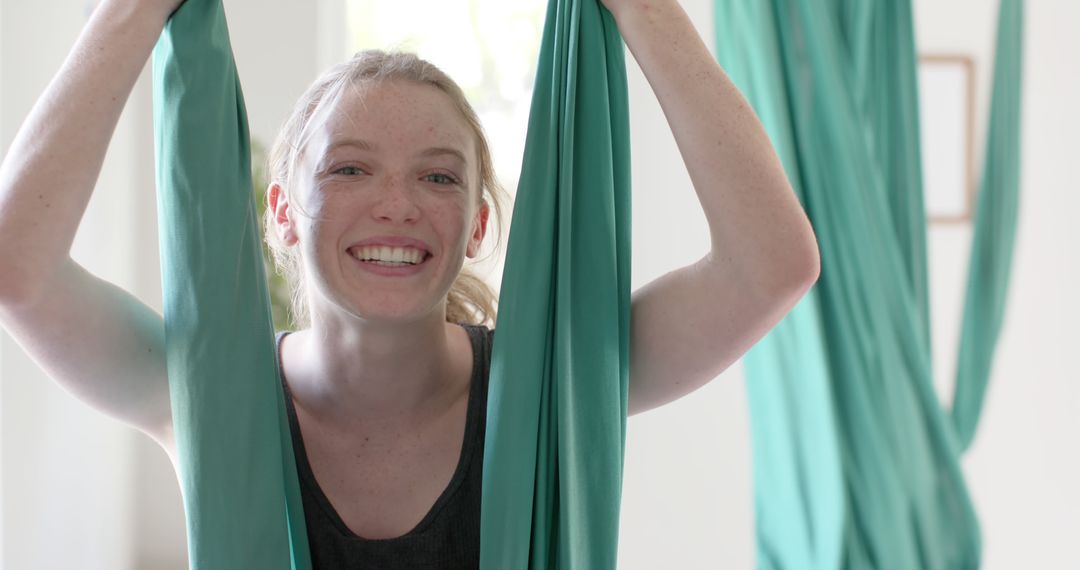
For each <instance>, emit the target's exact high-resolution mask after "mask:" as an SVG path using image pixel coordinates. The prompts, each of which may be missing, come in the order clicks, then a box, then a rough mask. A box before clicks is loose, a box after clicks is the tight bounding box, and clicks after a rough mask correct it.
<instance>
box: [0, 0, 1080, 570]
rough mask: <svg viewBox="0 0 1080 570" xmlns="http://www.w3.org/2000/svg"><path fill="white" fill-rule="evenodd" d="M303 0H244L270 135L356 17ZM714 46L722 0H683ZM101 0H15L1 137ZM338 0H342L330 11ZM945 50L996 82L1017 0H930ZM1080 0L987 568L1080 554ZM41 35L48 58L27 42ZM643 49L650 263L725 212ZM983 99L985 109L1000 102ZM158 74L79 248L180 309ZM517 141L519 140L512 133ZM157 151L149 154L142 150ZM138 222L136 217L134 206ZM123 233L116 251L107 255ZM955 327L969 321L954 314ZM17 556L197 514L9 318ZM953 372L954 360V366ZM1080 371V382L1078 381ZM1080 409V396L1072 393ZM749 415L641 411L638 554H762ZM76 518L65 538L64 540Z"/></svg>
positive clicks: (108, 271)
mask: <svg viewBox="0 0 1080 570" xmlns="http://www.w3.org/2000/svg"><path fill="white" fill-rule="evenodd" d="M324 2H326V3H324V4H320V7H321V8H320V10H321V11H320V10H313V9H311V8H310V5H307V4H305V3H296V2H290V1H288V0H263V1H256V0H229V1H228V2H226V6H227V10H228V12H229V16H230V26H231V28H232V36H233V43H234V48H235V51H236V55H237V60H238V66H239V68H240V75H241V78H242V81H243V84H244V89H245V93H246V94H247V100H248V111H249V114H250V119H251V125H252V131H253V134H254V135H255V137H256V138H258V139H260V140H262V141H263V142H264V143H267V144H268V143H269V142H270V140H271V137H272V136H273V134H274V133H275V132H276V130H277V127H278V125H279V124H280V123H281V121H282V120H283V119H284V118H285V115H286V114H287V113H288V111H289V109H290V108H291V105H292V103H293V101H294V100H295V99H296V98H297V97H298V96H299V94H300V92H301V91H302V90H303V89H304V88H305V87H306V85H307V84H308V82H310V81H311V80H312V79H313V78H314V76H315V74H316V72H317V71H318V70H319V69H321V68H322V67H324V66H325V65H326V64H327V63H329V61H330V60H331V59H332V58H333V56H332V55H330V54H333V53H340V52H339V50H337V48H336V47H335V46H334V45H333V44H334V42H338V41H339V40H340V38H328V37H327V36H320V34H319V33H318V22H319V21H320V20H321V21H324V22H325V21H330V22H332V21H333V20H334V17H333V10H335V9H337V8H335V7H334V6H335V4H336V5H337V6H338V7H339V6H340V0H324ZM682 3H683V5H684V7H685V8H686V9H687V11H688V12H689V13H690V15H691V16H692V17H693V18H694V20H695V22H697V23H698V27H699V30H700V31H701V32H702V35H703V36H704V37H705V38H706V41H707V43H709V44H710V45H712V44H713V40H712V36H713V32H712V15H711V14H712V13H711V2H710V1H709V0H683V1H682ZM83 4H84V3H83V2H82V0H38V1H37V2H25V1H23V0H0V14H2V17H0V87H2V90H0V150H6V149H7V146H8V144H9V143H10V140H11V138H12V136H13V135H14V129H15V128H17V126H18V125H19V124H20V123H21V121H22V118H23V117H24V115H25V114H26V112H27V111H28V110H29V108H30V106H31V105H32V103H33V101H34V100H35V98H36V97H37V96H38V95H39V94H40V93H41V91H42V89H44V87H45V84H46V82H47V81H48V80H49V78H50V77H51V76H52V74H53V73H54V72H55V70H56V69H58V68H59V65H60V62H61V61H62V59H63V57H64V55H65V54H66V52H67V50H68V49H69V48H70V46H71V43H72V42H73V41H74V38H75V37H76V34H77V33H78V30H79V29H80V26H81V25H82V22H83V21H84V14H83V8H84V6H83ZM327 10H329V12H328V11H327ZM916 16H917V27H918V41H919V44H920V46H921V47H922V48H923V49H934V50H944V49H948V50H949V51H961V52H966V53H970V54H972V55H974V56H975V57H976V59H977V62H978V73H979V77H980V79H981V80H982V81H981V82H980V84H981V85H982V86H983V89H982V91H981V93H983V94H985V93H986V89H985V87H986V82H987V80H988V79H989V77H988V75H987V74H988V71H989V69H990V67H989V66H990V63H991V61H992V60H991V59H990V53H991V49H992V47H991V46H992V42H993V32H994V18H995V16H996V2H981V1H975V0H953V1H952V2H945V3H934V2H930V1H928V0H917V1H916ZM1077 21H1080V4H1077V3H1075V2H1072V1H1071V0H1032V1H1031V2H1029V10H1028V47H1027V49H1028V51H1027V58H1026V61H1027V76H1026V81H1027V91H1026V94H1025V95H1026V101H1025V119H1026V121H1027V122H1026V125H1025V156H1024V178H1023V185H1024V202H1023V211H1022V214H1021V225H1020V230H1019V239H1018V244H1017V251H1016V271H1017V272H1016V276H1015V277H1014V281H1013V286H1012V290H1011V297H1010V303H1011V304H1010V309H1009V313H1008V317H1007V321H1006V330H1005V333H1004V335H1003V338H1002V344H1001V348H1000V351H999V355H998V360H997V365H996V369H995V378H994V381H993V384H992V386H991V390H990V394H989V398H988V402H987V409H986V413H985V416H984V420H983V424H982V427H981V432H980V435H979V438H978V440H977V442H976V444H975V448H974V449H973V450H972V452H971V453H970V454H969V456H968V458H967V459H966V460H965V468H966V470H967V473H968V476H969V478H970V481H971V487H972V491H973V494H974V496H975V500H976V505H977V508H978V510H979V512H980V515H981V517H982V521H983V529H984V537H985V554H986V557H985V560H986V565H985V567H986V568H990V569H994V568H1015V567H1078V566H1080V554H1077V553H1076V552H1075V550H1074V549H1071V548H1069V545H1071V539H1073V538H1074V537H1076V536H1078V535H1080V521H1078V518H1077V515H1076V513H1078V512H1080V491H1078V490H1077V487H1076V486H1075V485H1074V484H1072V482H1073V481H1077V480H1080V460H1078V457H1077V453H1076V451H1075V450H1076V443H1075V442H1076V439H1077V436H1078V435H1080V420H1077V419H1076V416H1077V414H1075V411H1076V410H1078V409H1080V385H1078V383H1077V382H1076V380H1077V379H1080V364H1077V363H1076V362H1075V360H1074V359H1072V358H1070V356H1071V352H1070V350H1069V349H1070V348H1072V346H1071V345H1073V344H1075V338H1076V337H1075V335H1073V334H1072V333H1071V329H1070V328H1069V327H1070V325H1073V323H1075V322H1076V320H1077V318H1080V306H1078V304H1080V302H1078V300H1077V298H1076V297H1075V296H1071V295H1069V293H1071V292H1073V291H1076V290H1080V261H1078V258H1077V256H1076V255H1075V254H1074V253H1073V252H1072V251H1071V248H1070V245H1071V244H1076V243H1080V235H1078V234H1080V229H1078V224H1076V223H1075V222H1073V221H1072V220H1071V219H1070V216H1073V215H1075V212H1080V193H1077V192H1076V190H1077V183H1076V182H1075V180H1074V179H1073V178H1072V177H1071V176H1070V172H1069V170H1067V169H1068V168H1069V167H1070V166H1071V165H1072V164H1073V162H1074V161H1075V160H1076V157H1077V156H1078V152H1077V151H1078V150H1080V149H1078V148H1077V143H1076V142H1075V140H1076V137H1075V133H1077V132H1080V111H1078V110H1077V109H1076V107H1075V105H1074V103H1073V102H1075V101H1080V76H1078V75H1080V74H1078V72H1077V69H1076V67H1075V65H1074V63H1073V62H1072V61H1071V57H1072V54H1076V53H1080V37H1078V36H1077V35H1076V34H1075V32H1074V30H1073V29H1072V28H1073V27H1074V25H1075V22H1077ZM27 53H32V54H33V57H32V58H27V57H22V55H23V54H27ZM628 60H629V61H630V92H631V110H632V134H633V141H632V143H633V152H634V157H635V161H634V171H633V176H634V184H635V191H634V220H633V222H634V231H635V234H634V247H635V252H634V273H633V278H634V283H635V285H640V284H642V283H644V282H646V281H647V280H649V279H651V278H654V277H656V276H658V275H660V274H662V273H664V272H666V271H669V270H671V269H674V268H676V267H678V266H680V265H682V264H685V263H688V262H690V261H693V260H695V259H697V258H698V257H699V256H700V255H701V254H702V253H704V251H705V249H704V248H705V244H707V242H708V240H707V232H706V228H705V223H704V219H703V217H702V215H701V213H700V211H699V208H698V206H697V203H696V200H695V198H694V194H693V191H692V190H691V188H690V184H689V179H688V177H687V176H686V174H685V169H684V168H683V166H682V163H681V160H680V158H679V155H678V152H677V150H676V148H675V145H674V141H673V140H672V137H671V134H670V132H669V131H668V129H667V127H666V123H665V122H664V118H663V116H662V114H661V112H660V110H659V107H658V105H657V103H656V101H655V98H654V97H653V96H652V94H651V91H650V90H649V87H648V85H647V84H646V83H645V80H644V78H643V77H642V75H641V74H640V71H638V69H637V67H636V65H635V64H634V63H633V62H632V58H628ZM985 114H986V111H985V106H983V107H980V109H979V113H978V116H979V117H980V120H981V119H982V118H984V117H985ZM150 120H151V117H150V99H149V86H148V82H147V78H146V77H145V76H144V78H143V79H142V81H141V83H140V85H139V86H138V87H137V88H136V93H135V94H134V95H133V98H132V100H131V102H130V103H129V109H128V110H127V111H126V112H125V115H124V118H123V119H122V120H121V125H120V126H119V128H118V130H117V134H116V139H115V141H114V144H113V148H112V150H110V154H109V156H108V158H107V164H106V167H105V169H104V171H103V174H102V182H101V184H100V185H99V189H98V191H97V193H96V194H95V197H94V200H93V201H92V202H91V206H90V209H89V211H88V213H87V216H86V219H85V222H84V224H83V227H82V228H81V230H80V233H79V236H78V237H77V239H76V247H75V253H74V254H75V255H76V258H77V259H78V260H79V261H80V262H82V263H84V264H85V265H87V266H88V267H89V268H90V269H91V270H92V271H94V272H95V273H97V274H98V275H101V276H103V277H105V278H107V279H110V280H112V281H114V282H116V283H118V284H120V285H122V286H124V287H126V288H128V289H129V290H131V291H133V292H134V293H135V294H136V295H137V296H139V297H140V298H141V299H143V301H144V302H146V303H148V304H150V305H151V306H154V307H155V308H160V277H159V274H158V257H157V249H156V222H155V220H154V203H153V194H152V191H153V185H152V184H153V177H152V172H151V170H150V167H151V165H152V155H149V153H150V152H151V149H152V138H151V136H152V135H151V133H152V128H151V124H150ZM496 151H498V149H496ZM132 164H135V165H136V166H135V168H131V167H130V165H132ZM118 220H129V221H130V222H131V223H130V224H119V223H117V221H118ZM969 241H970V232H969V231H967V230H964V229H963V228H956V229H951V230H940V229H934V230H933V232H932V235H931V247H932V252H931V253H932V256H931V262H932V271H933V277H932V278H933V287H934V288H933V302H934V309H935V314H936V315H937V318H938V319H939V320H938V321H937V322H936V323H935V331H936V333H937V334H936V337H937V338H936V339H935V342H936V345H935V348H936V355H937V356H938V357H939V358H942V357H945V358H943V359H942V361H941V362H940V363H939V368H940V369H941V370H943V371H948V373H949V374H951V370H952V364H951V362H950V361H948V360H947V357H948V355H952V354H954V353H955V334H954V333H952V332H949V331H950V330H953V329H954V328H955V324H956V322H958V321H959V318H960V315H959V311H960V305H959V303H958V299H959V295H960V294H962V293H961V291H962V287H963V279H964V268H965V267H966V263H967V248H968V247H969ZM91 246H93V247H94V249H96V250H97V251H115V252H118V255H116V256H110V257H104V258H102V257H96V256H91V255H89V254H90V247H91ZM950 327H952V328H950ZM0 356H2V360H0V481H2V483H0V510H2V515H3V516H2V518H0V529H2V530H0V532H2V535H0V544H2V545H3V551H2V553H0V567H3V568H35V569H38V568H75V567H78V568H110V569H114V568H161V569H165V568H168V569H173V568H176V569H179V568H184V567H186V564H185V559H186V555H185V546H184V542H183V540H184V539H183V536H184V529H183V518H182V514H181V512H180V510H179V492H178V488H177V485H176V481H175V477H174V476H173V474H172V472H171V467H170V466H169V464H168V461H167V460H166V458H165V456H164V454H163V453H162V452H161V451H160V450H158V449H157V448H156V447H155V446H154V445H153V444H152V443H149V442H148V440H146V439H145V438H143V437H142V436H140V435H137V434H135V432H133V431H132V430H130V429H128V428H125V427H123V426H120V425H119V424H117V423H116V422H113V421H111V420H109V419H107V418H104V417H103V416H100V415H98V414H96V413H95V412H92V411H89V410H87V409H86V408H85V407H84V406H82V405H80V404H78V403H77V402H76V401H75V400H74V399H73V398H71V397H70V396H69V395H67V394H66V393H64V392H63V391H62V390H60V389H59V388H57V387H56V386H55V384H53V383H52V382H51V381H49V380H48V379H47V378H45V377H44V376H43V375H42V374H41V373H40V372H38V370H37V368H36V366H34V365H33V363H31V362H29V361H28V360H27V359H26V358H25V357H24V356H23V355H22V352H21V350H20V349H19V348H18V346H17V345H15V344H14V343H13V342H12V341H11V340H10V339H9V338H7V337H6V336H4V335H3V334H2V333H0ZM944 374H945V373H944V372H943V375H944ZM1070 380H1071V382H1070ZM1070 412H1072V413H1070ZM750 485H751V477H750V450H749V429H748V425H747V416H746V406H745V394H744V390H743V380H742V373H741V367H740V366H738V365H736V366H735V367H733V368H732V369H731V370H730V371H729V372H727V373H726V374H725V375H724V376H722V377H721V378H719V379H718V380H717V381H715V382H713V383H712V384H711V385H709V386H707V387H706V388H704V389H702V390H700V391H699V392H697V393H695V394H693V395H691V396H689V397H687V398H684V399H683V400H680V401H678V402H675V403H673V404H671V405H669V406H666V407H664V408H661V409H659V410H655V411H653V412H649V413H646V414H643V415H641V416H636V417H634V418H633V419H631V421H630V426H629V435H628V446H627V471H626V481H625V492H624V505H623V513H624V516H623V521H622V541H621V544H620V559H621V562H620V567H621V568H626V569H638V568H641V569H644V568H656V567H665V568H667V567H671V568H687V569H693V568H715V567H717V566H722V567H726V568H750V567H752V566H753V560H754V558H753V557H754V551H753V514H752V504H751V487H750ZM57 537H63V541H64V545H63V548H57Z"/></svg>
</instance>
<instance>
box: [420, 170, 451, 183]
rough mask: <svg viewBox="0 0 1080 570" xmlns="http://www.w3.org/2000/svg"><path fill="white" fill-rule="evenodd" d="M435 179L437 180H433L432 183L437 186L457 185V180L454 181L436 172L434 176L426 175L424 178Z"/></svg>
mask: <svg viewBox="0 0 1080 570" xmlns="http://www.w3.org/2000/svg"><path fill="white" fill-rule="evenodd" d="M435 177H438V178H439V179H438V180H433V182H435V183H437V184H457V180H456V179H454V177H452V176H449V175H447V174H443V173H441V172H436V173H434V174H428V175H427V176H426V178H428V179H431V178H435Z"/></svg>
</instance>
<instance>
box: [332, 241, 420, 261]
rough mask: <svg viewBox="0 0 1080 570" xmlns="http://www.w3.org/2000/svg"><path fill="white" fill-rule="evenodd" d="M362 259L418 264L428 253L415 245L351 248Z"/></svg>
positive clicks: (353, 253)
mask: <svg viewBox="0 0 1080 570" xmlns="http://www.w3.org/2000/svg"><path fill="white" fill-rule="evenodd" d="M349 252H350V253H352V255H353V257H355V258H356V259H359V260H360V261H370V262H375V263H377V264H379V265H398V266H400V265H416V264H417V263H420V262H421V261H423V259H424V256H425V255H426V253H425V252H424V251H423V250H419V249H416V248H413V247H388V246H379V245H374V246H372V245H367V246H363V247H356V248H353V249H350V250H349Z"/></svg>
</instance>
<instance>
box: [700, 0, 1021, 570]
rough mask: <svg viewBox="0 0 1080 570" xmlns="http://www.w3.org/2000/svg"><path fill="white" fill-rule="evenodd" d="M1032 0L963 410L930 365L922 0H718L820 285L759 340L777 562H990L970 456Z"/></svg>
mask: <svg viewBox="0 0 1080 570" xmlns="http://www.w3.org/2000/svg"><path fill="white" fill-rule="evenodd" d="M1022 8H1023V4H1022V1H1021V0H1002V3H1001V13H1000V16H999V29H998V44H997V55H996V61H995V70H994V92H993V101H992V109H991V119H990V134H989V140H988V142H987V151H986V157H985V166H984V170H983V174H982V180H981V184H980V191H979V198H978V206H977V210H976V219H975V240H974V244H973V248H972V256H971V264H970V268H969V280H968V293H967V301H966V305H965V312H964V324H963V337H962V339H961V349H960V357H959V365H958V369H957V377H956V389H955V398H954V404H953V409H952V414H951V416H950V415H949V414H948V413H946V412H945V411H944V410H942V408H941V405H940V404H939V402H938V399H937V396H936V394H935V391H934V385H933V377H932V373H931V354H930V320H929V319H930V316H929V301H928V298H929V297H928V286H927V269H926V223H925V213H924V207H923V201H922V181H921V178H922V177H921V164H920V154H919V129H918V116H919V114H918V101H917V86H916V79H917V76H916V59H915V46H914V38H913V35H914V34H913V29H912V13H911V5H910V1H908V0H897V1H892V0H890V1H886V0H865V1H860V2H847V1H842V0H831V1H824V2H823V1H822V0H767V1H762V0H717V1H716V24H717V54H718V56H719V59H720V61H721V63H722V64H723V65H724V67H725V68H726V69H727V71H728V73H729V74H730V75H731V77H732V78H733V80H734V81H735V82H736V83H737V84H738V85H739V87H740V89H742V90H743V92H744V93H746V95H747V97H748V98H749V99H750V101H751V102H752V103H753V105H754V108H755V109H756V111H757V113H758V115H759V116H760V117H761V119H762V122H763V123H764V124H765V127H766V129H767V130H768V132H769V135H770V137H771V138H772V141H773V144H774V145H775V146H776V148H777V151H778V152H779V154H780V157H781V160H782V161H783V162H784V166H785V169H786V170H787V172H788V176H789V178H790V179H791V181H792V183H793V185H794V187H795V190H796V192H797V194H798V195H799V197H800V199H801V200H802V202H803V205H804V206H805V208H806V210H807V214H808V215H809V217H810V219H811V221H812V222H813V224H814V227H815V230H816V232H817V236H818V242H819V246H820V249H821V258H822V273H821V279H820V281H819V284H818V286H817V287H815V288H814V290H813V291H812V292H811V294H810V295H809V296H807V297H806V299H804V300H803V301H802V303H800V304H799V305H798V306H797V307H796V308H795V310H794V311H792V313H791V314H790V315H789V316H788V317H787V318H786V319H785V320H784V321H783V322H781V323H780V325H779V326H778V327H777V328H776V329H774V331H773V332H771V333H770V334H769V335H768V336H767V337H766V338H765V339H764V340H763V341H762V342H761V343H759V344H758V345H757V346H756V347H755V348H754V349H753V350H752V351H751V352H750V353H749V354H748V355H747V357H746V370H747V391H748V394H749V399H750V407H751V431H752V434H753V449H754V479H755V508H756V512H757V543H758V564H759V566H760V567H762V568H809V569H820V570H826V569H828V570H831V569H835V568H853V569H861V568H977V567H978V566H979V562H980V552H981V545H980V537H979V528H978V523H977V520H976V517H975V513H974V510H973V508H972V504H971V500H970V497H969V496H968V493H967V489H966V486H965V484H964V479H963V476H962V473H961V470H960V465H959V460H960V455H961V453H962V451H963V450H964V449H966V448H967V446H968V445H969V444H970V442H971V440H972V437H973V435H974V432H975V428H976V425H977V423H978V417H979V411H980V410H981V406H982V401H983V396H984V394H985V390H986V385H987V382H988V380H989V376H990V364H991V362H992V358H993V352H994V346H995V344H996V342H997V338H998V334H999V331H1000V328H1001V323H1002V316H1003V313H1004V304H1005V293H1006V290H1007V288H1008V277H1009V270H1010V266H1011V258H1012V248H1013V241H1014V236H1015V231H1016V218H1017V206H1018V194H1019V160H1020V146H1019V145H1020V142H1019V127H1020V114H1019V110H1020V86H1021V81H1020V75H1021V47H1022V46H1021V38H1022V22H1023V20H1022Z"/></svg>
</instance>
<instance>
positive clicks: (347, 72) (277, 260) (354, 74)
mask: <svg viewBox="0 0 1080 570" xmlns="http://www.w3.org/2000/svg"><path fill="white" fill-rule="evenodd" d="M387 80H403V81H411V82H414V83H419V84H423V85H430V86H433V87H436V88H438V89H439V90H441V91H442V92H443V93H445V94H446V95H447V96H448V97H450V99H451V100H452V101H453V102H454V104H455V106H456V107H457V109H458V111H460V112H461V115H462V117H463V118H464V119H465V121H466V123H468V125H469V127H470V128H471V129H472V131H473V133H474V134H475V135H476V149H477V159H478V163H479V171H480V177H479V183H480V200H482V201H484V202H486V203H487V204H488V207H489V208H490V213H491V215H490V218H491V221H492V222H494V223H493V224H489V226H488V227H489V233H495V236H496V237H495V247H494V248H493V250H497V248H498V244H499V242H500V241H501V240H500V235H501V233H502V227H503V224H502V221H503V211H504V210H503V208H504V201H505V199H506V198H505V197H506V191H505V190H504V189H503V188H502V186H501V185H500V184H499V182H498V179H497V178H496V177H495V167H494V165H493V164H492V158H491V149H490V147H489V145H488V142H487V136H486V135H485V133H484V128H483V126H482V125H481V124H480V118H479V117H478V116H477V114H476V111H475V110H474V109H473V108H472V105H470V104H469V102H468V100H467V99H466V98H465V94H464V92H462V90H461V87H459V86H458V84H457V83H456V82H454V80H453V79H451V78H450V77H449V76H448V75H446V73H444V72H443V71H442V70H440V69H439V68H438V67H436V66H435V65H433V64H431V63H429V62H427V61H425V60H422V59H420V58H419V57H417V56H416V55H415V54H411V53H403V52H384V51H381V50H365V51H361V52H359V53H357V54H356V55H354V56H353V57H352V59H350V60H349V61H347V62H344V63H341V64H338V65H336V66H334V67H332V68H331V69H330V70H329V71H327V72H326V73H325V74H323V76H322V77H320V78H319V79H317V80H315V82H314V83H313V84H312V85H311V86H310V87H309V88H308V90H307V91H306V92H305V93H304V94H303V95H302V96H301V97H300V100H299V101H298V102H297V104H296V107H295V108H294V109H293V112H292V115H291V116H290V117H289V119H288V120H287V121H285V124H284V125H283V126H282V129H281V132H280V133H279V134H278V137H277V139H276V140H275V142H274V145H273V147H272V148H271V149H270V155H269V161H268V167H269V175H270V181H271V183H277V184H279V185H280V186H281V187H282V188H283V189H284V192H285V195H286V196H287V197H288V199H289V203H290V204H297V206H298V205H299V203H298V202H297V201H295V200H294V195H293V194H292V188H293V184H292V179H293V175H294V174H295V173H296V166H297V164H298V162H299V158H300V155H301V153H302V151H303V149H304V147H305V146H306V144H307V142H308V140H309V139H310V137H311V133H310V132H309V130H310V127H311V125H312V123H313V119H314V117H315V116H316V115H317V114H319V113H320V112H322V111H323V110H324V109H327V108H329V107H330V106H331V105H332V104H333V102H334V101H335V99H336V98H337V97H338V96H340V95H341V93H342V92H343V91H344V90H345V88H346V87H353V86H365V85H370V84H377V83H379V82H382V81H387ZM298 209H300V210H301V211H303V210H302V208H299V207H298ZM263 224H264V230H265V231H264V234H265V238H266V243H267V246H268V247H269V249H270V252H271V253H272V255H273V258H274V264H275V265H276V266H277V271H278V273H280V274H281V275H282V276H283V277H284V278H285V280H286V282H287V283H288V284H289V288H290V290H291V291H292V294H291V297H290V307H291V312H292V321H293V324H294V325H295V326H296V327H299V328H304V327H307V326H309V324H310V313H309V311H308V305H307V284H306V282H305V277H304V271H303V267H302V265H301V262H300V253H299V251H298V248H296V247H287V246H286V245H285V244H284V243H283V242H282V241H281V238H280V237H279V236H278V234H277V231H276V222H275V217H274V212H273V211H272V210H271V209H270V208H269V207H268V208H267V209H266V215H265V217H264V220H263ZM497 304H498V300H497V299H496V296H495V292H494V291H493V290H492V289H491V287H490V286H488V284H487V283H486V282H484V280H483V279H481V278H480V277H478V276H477V275H475V274H474V273H473V272H472V271H470V270H469V268H468V267H465V268H463V269H462V270H461V272H460V273H459V274H458V276H457V279H456V280H455V281H454V283H453V285H452V286H451V287H450V291H449V293H448V294H447V302H446V320H447V321H449V322H454V323H469V324H487V325H489V326H493V325H494V323H495V311H496V306H497Z"/></svg>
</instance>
